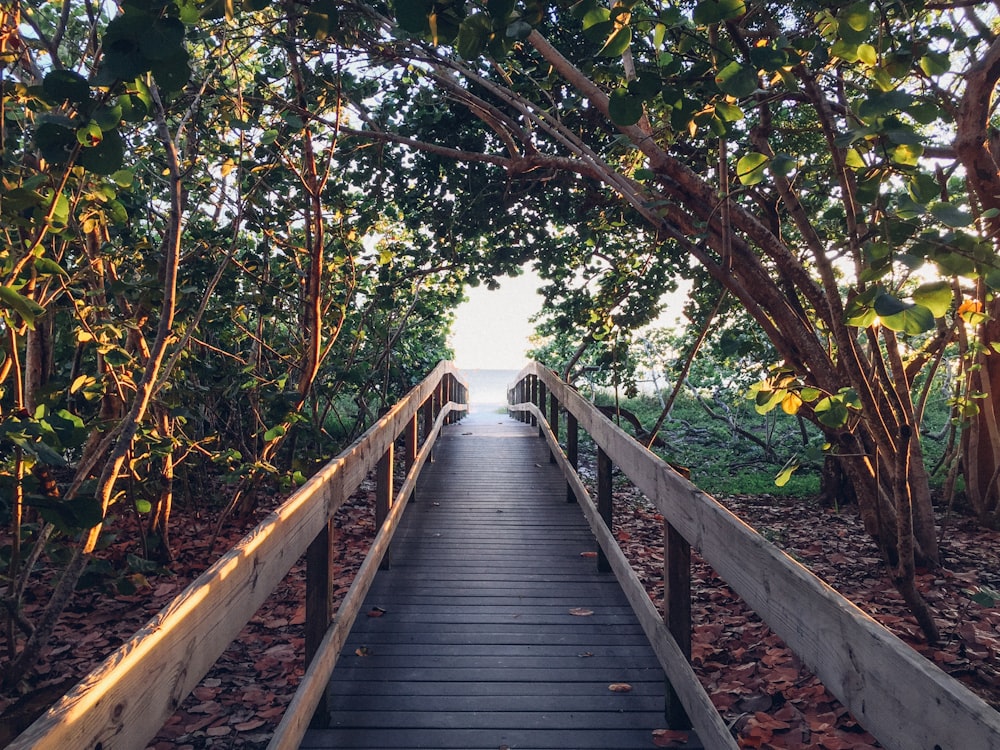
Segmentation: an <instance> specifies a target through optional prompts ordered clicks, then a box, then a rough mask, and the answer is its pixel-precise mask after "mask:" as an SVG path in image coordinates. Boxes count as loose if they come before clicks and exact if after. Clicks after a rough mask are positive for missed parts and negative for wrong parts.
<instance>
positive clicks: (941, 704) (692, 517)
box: [511, 365, 1000, 750]
mask: <svg viewBox="0 0 1000 750" xmlns="http://www.w3.org/2000/svg"><path fill="white" fill-rule="evenodd" d="M525 374H526V375H530V376H532V377H540V378H542V379H543V380H544V381H545V383H546V385H547V386H548V388H549V390H550V392H551V393H553V394H554V395H555V396H556V397H557V398H558V399H559V401H560V403H561V404H562V405H563V406H564V408H566V409H568V410H569V411H571V412H572V413H573V414H575V415H576V417H577V420H578V422H579V424H580V427H581V428H583V429H584V430H586V431H587V432H588V433H589V434H590V435H591V437H592V438H593V439H594V440H595V442H597V443H598V444H600V445H601V446H602V447H603V449H604V450H605V451H606V452H607V453H608V454H609V455H610V456H611V457H612V459H613V461H614V463H615V465H616V466H618V467H619V468H620V469H621V470H622V471H624V472H625V473H626V474H627V475H628V476H629V478H630V479H631V480H632V482H633V483H635V485H636V486H637V487H638V488H639V489H640V490H641V491H642V492H643V493H645V494H646V496H647V497H648V498H650V499H651V500H652V501H653V502H654V503H655V504H656V507H657V509H658V510H659V511H660V512H661V513H662V514H663V516H664V518H665V519H666V520H667V521H668V522H670V523H671V524H672V525H673V526H674V528H675V529H676V530H677V531H678V533H680V534H681V535H682V536H683V537H684V538H685V539H686V540H687V541H688V542H689V543H690V544H691V545H692V547H694V548H696V549H697V550H698V551H699V552H700V553H701V555H702V557H704V558H705V560H707V561H708V563H709V564H711V565H712V567H713V568H714V569H715V570H716V571H717V572H718V573H719V575H721V576H722V578H723V579H725V581H726V582H727V583H728V584H729V585H730V586H731V587H732V589H733V590H734V591H736V592H737V593H738V594H739V595H740V596H741V597H742V598H743V599H744V600H745V601H746V602H747V604H749V606H750V607H751V608H753V609H754V611H756V612H757V613H758V614H759V615H760V616H761V617H762V618H763V619H764V620H765V621H766V622H767V623H768V625H770V627H771V628H772V629H773V630H774V631H775V632H776V633H777V634H778V635H779V636H781V637H782V638H783V639H784V640H785V642H786V643H787V644H788V645H789V646H790V647H791V648H792V649H793V650H794V651H795V652H796V654H798V655H799V657H800V658H801V659H802V660H803V662H804V663H805V664H806V665H808V666H809V668H810V669H812V670H813V671H814V672H815V673H816V675H817V676H818V677H819V678H820V680H822V682H823V684H824V685H825V686H826V687H827V689H829V690H830V692H831V693H833V694H834V695H835V696H837V698H838V699H839V700H840V701H841V702H843V703H844V705H846V706H847V707H848V708H849V709H850V711H851V713H852V714H853V715H854V717H855V718H856V719H857V721H858V722H859V723H860V724H861V725H862V726H863V727H864V728H865V729H866V730H868V731H869V732H871V734H873V735H874V736H875V737H876V738H877V739H878V740H879V742H880V743H882V744H883V745H884V746H885V747H888V748H895V749H898V750H911V748H915V747H927V748H936V749H937V750H961V749H962V748H970V747H976V748H983V749H984V750H987V749H992V750H997V749H998V748H1000V713H998V712H997V711H995V710H994V709H993V708H991V707H990V706H989V705H988V704H987V703H986V702H985V701H983V700H982V699H981V698H979V697H978V696H977V695H975V694H974V693H972V691H970V690H969V689H968V688H966V687H965V686H964V685H962V684H961V683H960V682H958V681H957V680H955V679H953V678H952V677H950V676H948V675H947V674H945V673H944V672H942V671H941V670H940V669H938V668H937V667H935V666H934V665H933V664H930V663H929V662H928V661H927V660H926V659H924V658H923V657H921V656H920V655H919V654H917V653H916V652H915V651H914V650H913V649H911V648H910V647H909V646H907V645H906V644H905V643H903V642H902V641H901V640H899V639H898V638H897V637H896V636H894V635H893V634H892V633H890V632H889V631H888V630H886V629H885V628H883V627H882V626H880V625H879V624H878V623H877V622H875V621H874V620H873V619H871V618H870V617H868V616H867V615H866V614H865V613H864V612H862V611H861V610H860V609H858V608H857V607H856V606H854V605H853V604H852V603H851V602H849V601H847V600H846V599H844V598H843V597H842V596H840V595H839V594H838V593H837V592H836V591H834V590H833V589H831V588H830V587H829V586H827V585H826V584H825V583H823V582H822V581H821V580H819V579H818V578H817V577H816V576H814V575H813V574H812V573H810V572H809V571H808V570H807V569H806V568H805V567H803V566H801V565H799V564H798V563H796V562H795V561H794V560H792V559H791V558H790V557H788V556H787V555H785V554H783V553H782V552H781V551H780V550H778V549H777V548H776V547H774V545H772V544H770V543H769V542H767V541H766V540H765V539H764V538H763V537H761V536H760V535H759V534H757V533H756V532H755V531H754V530H753V529H752V528H750V527H749V526H747V525H746V524H745V523H743V521H741V520H740V519H739V518H737V517H736V516H734V515H733V514H732V513H730V512H729V511H728V510H727V509H726V508H724V507H723V506H722V505H720V504H719V503H717V502H716V501H715V500H714V499H713V498H711V497H710V496H708V495H706V494H705V493H704V492H701V491H700V490H699V489H698V488H697V487H695V486H694V485H693V484H691V483H690V482H688V481H687V480H685V479H684V478H683V477H681V476H680V475H678V474H677V473H676V472H675V471H674V470H673V469H672V468H671V467H670V466H669V465H667V464H666V463H665V462H663V461H662V460H660V459H659V458H658V457H657V456H655V455H654V454H652V453H651V452H650V451H648V450H646V449H645V448H644V447H643V446H642V445H640V444H639V443H638V442H636V441H635V440H634V439H632V438H631V437H630V436H629V435H628V434H627V433H625V432H624V431H622V430H620V429H619V428H618V427H616V426H615V425H614V424H613V423H612V422H611V421H609V420H607V419H604V418H603V417H602V416H600V415H599V414H598V413H597V412H595V411H594V410H593V409H591V408H590V407H589V404H587V402H586V401H584V400H583V399H582V398H580V396H579V394H577V393H576V392H575V391H573V390H572V389H571V388H569V387H567V386H566V384H565V383H562V382H561V381H559V380H558V378H556V377H555V376H554V375H553V374H552V373H550V372H549V371H547V370H545V369H544V368H541V367H539V366H537V365H529V366H528V367H527V368H525V370H524V371H523V373H522V375H525ZM519 377H520V376H519ZM511 408H512V409H514V410H517V409H518V408H523V409H524V410H526V411H531V410H532V409H534V413H535V414H536V415H537V414H538V410H537V408H536V407H534V405H532V404H524V405H522V406H521V407H517V406H513V407H511ZM688 710H689V712H690V711H691V709H690V707H688ZM691 718H692V720H696V717H695V716H694V715H692V716H691Z"/></svg>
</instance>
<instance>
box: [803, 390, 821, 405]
mask: <svg viewBox="0 0 1000 750" xmlns="http://www.w3.org/2000/svg"><path fill="white" fill-rule="evenodd" d="M822 395H823V392H822V391H821V390H820V389H819V388H812V387H810V386H806V387H805V388H803V389H802V390H801V391H799V396H800V397H801V398H802V400H803V401H805V402H806V403H807V404H811V403H812V402H813V401H815V400H816V399H818V398H819V397H820V396H822Z"/></svg>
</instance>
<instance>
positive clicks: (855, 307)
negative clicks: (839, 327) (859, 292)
mask: <svg viewBox="0 0 1000 750" xmlns="http://www.w3.org/2000/svg"><path fill="white" fill-rule="evenodd" d="M844 316H845V318H846V320H847V325H849V326H856V327H858V328H867V327H868V326H870V325H871V324H872V323H874V322H875V319H876V318H878V313H876V312H875V310H874V308H873V307H872V306H871V305H870V304H869V303H868V302H866V301H864V300H863V299H862V298H861V297H855V298H854V299H852V300H851V301H850V302H848V303H847V308H846V309H845V310H844Z"/></svg>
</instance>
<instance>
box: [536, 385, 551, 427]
mask: <svg viewBox="0 0 1000 750" xmlns="http://www.w3.org/2000/svg"><path fill="white" fill-rule="evenodd" d="M548 390H549V389H548V388H546V387H545V383H543V382H542V381H541V379H540V378H539V380H538V401H537V402H535V403H536V405H537V406H538V411H539V412H541V413H542V414H543V415H544V414H545V402H546V401H547V400H548ZM535 421H536V422H537V423H538V437H540V438H543V437H545V427H544V426H542V422H544V421H545V420H543V419H542V420H540V419H537V418H536V419H535Z"/></svg>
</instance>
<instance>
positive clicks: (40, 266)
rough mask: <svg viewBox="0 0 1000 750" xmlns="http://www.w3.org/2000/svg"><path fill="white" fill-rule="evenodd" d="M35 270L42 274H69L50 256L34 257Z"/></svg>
mask: <svg viewBox="0 0 1000 750" xmlns="http://www.w3.org/2000/svg"><path fill="white" fill-rule="evenodd" d="M32 265H34V266H35V270H36V271H37V272H38V273H39V274H41V275H42V276H64V277H66V278H69V274H68V273H66V271H65V270H64V269H63V267H62V266H60V265H59V264H58V263H56V262H55V261H54V260H52V259H51V258H35V260H34V263H33V264H32Z"/></svg>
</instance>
